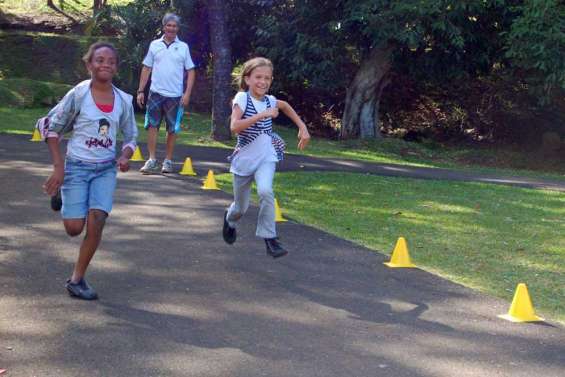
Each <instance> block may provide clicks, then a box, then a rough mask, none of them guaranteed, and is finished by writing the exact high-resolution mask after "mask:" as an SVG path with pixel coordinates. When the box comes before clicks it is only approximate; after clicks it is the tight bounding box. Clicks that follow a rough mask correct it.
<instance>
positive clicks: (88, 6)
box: [2, 0, 131, 16]
mask: <svg viewBox="0 0 565 377" xmlns="http://www.w3.org/2000/svg"><path fill="white" fill-rule="evenodd" d="M130 1H131V0H108V1H107V3H108V5H121V4H127V3H129V2H130ZM53 3H54V4H55V6H57V7H58V8H59V9H62V10H63V11H65V12H68V13H69V14H71V15H74V16H76V15H83V14H86V13H92V0H75V1H61V0H54V1H53ZM2 8H3V10H4V12H6V13H13V14H26V15H29V14H30V13H45V12H47V13H54V14H56V13H55V11H54V10H52V9H51V8H49V7H48V6H47V1H45V0H2Z"/></svg>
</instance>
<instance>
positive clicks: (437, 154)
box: [0, 80, 565, 181]
mask: <svg viewBox="0 0 565 377" xmlns="http://www.w3.org/2000/svg"><path fill="white" fill-rule="evenodd" d="M2 81H3V80H0V89H1V88H2ZM4 81H6V80H4ZM0 93H1V90H0ZM47 110H48V109H37V108H30V109H21V108H18V109H16V108H7V107H0V132H9V133H29V134H31V132H32V129H33V125H34V124H35V121H36V120H37V118H38V117H39V116H42V115H44V114H45V113H46V112H47ZM137 119H138V125H139V127H140V133H139V140H140V141H142V142H144V141H145V139H146V134H145V132H143V130H142V128H141V126H142V124H143V115H142V114H138V115H137ZM210 122H211V120H210V116H209V115H207V114H198V113H191V114H190V116H189V117H188V125H189V127H188V131H185V132H182V133H181V134H180V135H179V139H178V140H179V141H178V142H179V143H180V144H186V145H206V146H215V147H222V148H232V147H233V145H234V143H235V141H234V140H232V141H230V142H218V141H215V140H213V139H212V138H211V137H210ZM276 131H277V132H278V133H279V134H280V135H281V136H282V137H283V139H285V140H286V142H287V151H288V152H289V153H299V154H306V155H310V156H315V157H337V158H348V159H355V160H363V161H370V162H382V163H392V164H401V165H410V166H425V167H447V168H459V169H465V170H472V171H477V172H484V173H492V174H510V175H523V176H533V177H540V178H541V177H546V178H550V179H558V180H564V181H565V162H561V161H553V163H550V162H548V161H545V163H546V164H547V166H546V168H547V169H546V170H542V171H533V170H527V169H516V168H509V167H508V166H507V165H506V164H505V162H506V161H509V162H512V163H513V164H514V165H511V166H515V165H516V164H517V163H520V162H521V161H523V160H527V159H530V160H531V157H529V156H528V155H527V154H523V153H518V152H515V153H513V152H511V151H497V150H477V149H471V148H466V147H461V148H455V147H450V148H447V147H441V148H440V147H439V146H438V145H434V144H426V143H423V144H419V143H407V142H405V141H403V140H398V139H390V138H388V139H383V140H380V141H373V142H367V141H350V142H337V141H332V140H327V139H322V138H313V140H312V142H311V143H310V145H309V147H308V149H307V150H306V151H304V152H299V151H298V150H297V147H296V145H297V138H296V134H297V131H296V130H294V129H289V128H286V127H277V129H276ZM159 142H164V133H163V132H161V134H160V140H159ZM462 155H467V156H473V155H480V156H481V160H487V159H488V158H489V156H491V158H492V159H494V160H495V162H497V165H499V166H501V167H499V168H492V167H484V166H481V164H474V165H468V164H461V163H457V162H456V161H457V160H458V159H459V157H460V156H462ZM497 159H498V160H497ZM524 164H526V162H525V161H524Z"/></svg>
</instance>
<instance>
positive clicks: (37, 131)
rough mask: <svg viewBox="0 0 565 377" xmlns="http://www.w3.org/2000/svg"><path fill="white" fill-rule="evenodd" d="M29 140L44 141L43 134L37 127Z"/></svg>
mask: <svg viewBox="0 0 565 377" xmlns="http://www.w3.org/2000/svg"><path fill="white" fill-rule="evenodd" d="M29 141H42V140H41V134H40V133H39V130H38V129H37V128H35V129H34V130H33V136H32V137H31V139H29Z"/></svg>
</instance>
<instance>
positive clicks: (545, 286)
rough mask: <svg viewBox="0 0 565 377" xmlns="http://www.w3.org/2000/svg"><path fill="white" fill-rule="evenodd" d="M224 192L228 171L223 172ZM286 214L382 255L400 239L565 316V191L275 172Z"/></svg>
mask: <svg viewBox="0 0 565 377" xmlns="http://www.w3.org/2000/svg"><path fill="white" fill-rule="evenodd" d="M217 179H218V181H219V182H220V183H221V184H222V188H223V189H224V190H226V191H228V192H229V191H230V190H231V187H230V185H231V176H230V175H227V174H225V175H221V176H219V177H217ZM275 193H276V196H277V198H278V201H279V203H280V205H281V207H282V208H283V209H284V211H285V215H286V216H288V217H290V218H292V219H294V220H296V221H298V222H301V223H304V224H308V225H311V226H314V227H317V228H319V229H322V230H324V231H327V232H329V233H332V234H335V235H337V236H339V237H342V238H345V239H348V240H351V241H353V242H356V243H358V244H361V245H364V246H366V247H368V248H370V249H372V250H376V251H379V252H381V253H384V254H388V253H390V252H391V250H392V248H393V246H394V244H395V241H396V240H397V238H398V237H399V236H403V237H405V238H406V239H407V240H408V243H409V247H410V250H411V255H412V258H413V260H414V262H415V263H416V264H417V265H418V266H420V267H422V268H423V269H426V270H428V271H431V272H433V273H436V274H439V275H441V276H444V277H447V278H449V279H451V280H454V281H456V282H459V283H462V284H464V285H467V286H469V287H472V288H476V289H479V290H481V291H483V292H486V293H489V294H492V295H495V296H498V297H502V298H504V299H507V300H509V301H510V300H511V299H512V294H513V291H514V289H515V287H516V284H518V283H520V282H525V283H527V284H528V288H529V289H530V293H531V294H532V297H533V299H534V303H535V305H536V307H537V309H538V310H539V311H541V312H543V313H544V314H546V315H547V316H548V317H549V318H553V319H557V320H560V321H565V194H563V193H559V192H553V191H543V190H531V189H523V188H515V187H508V186H501V185H492V184H481V183H467V182H448V181H429V180H415V179H404V178H385V177H378V176H371V175H360V174H343V173H277V177H276V180H275Z"/></svg>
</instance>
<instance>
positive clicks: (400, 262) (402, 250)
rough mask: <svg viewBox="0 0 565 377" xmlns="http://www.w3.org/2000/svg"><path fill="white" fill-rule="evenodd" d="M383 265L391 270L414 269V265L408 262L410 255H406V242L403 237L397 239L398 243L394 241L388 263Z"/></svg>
mask: <svg viewBox="0 0 565 377" xmlns="http://www.w3.org/2000/svg"><path fill="white" fill-rule="evenodd" d="M385 264H386V265H387V266H389V267H392V268H399V267H416V266H415V265H414V264H412V261H411V260H410V254H409V253H408V245H406V240H405V239H404V237H399V238H398V241H396V246H395V247H394V250H393V251H392V256H391V257H390V262H386V263H385Z"/></svg>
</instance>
